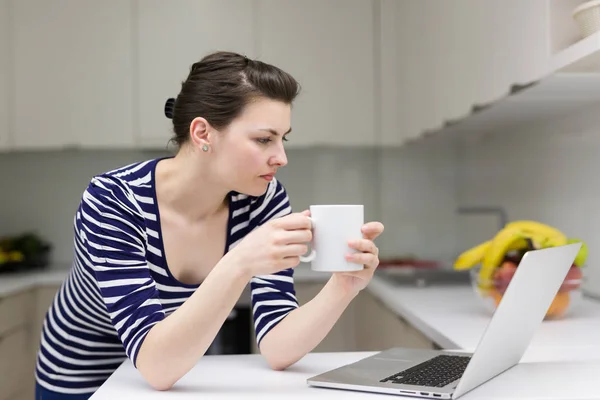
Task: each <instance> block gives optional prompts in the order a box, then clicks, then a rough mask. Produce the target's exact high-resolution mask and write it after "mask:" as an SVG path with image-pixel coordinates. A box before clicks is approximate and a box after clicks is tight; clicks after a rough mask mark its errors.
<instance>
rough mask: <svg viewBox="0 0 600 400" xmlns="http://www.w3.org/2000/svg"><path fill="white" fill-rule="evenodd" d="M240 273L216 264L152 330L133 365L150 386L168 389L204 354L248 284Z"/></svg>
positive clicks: (227, 266) (244, 276)
mask: <svg viewBox="0 0 600 400" xmlns="http://www.w3.org/2000/svg"><path fill="white" fill-rule="evenodd" d="M241 271H242V269H241V268H235V267H233V266H231V265H230V264H229V263H228V262H227V261H226V260H225V261H224V262H220V263H218V264H217V265H216V266H215V267H214V269H213V270H212V271H211V273H210V274H209V275H208V276H207V278H206V279H205V280H204V281H203V282H202V285H200V287H199V288H198V289H196V291H195V292H194V293H193V294H192V295H191V296H190V298H189V299H187V300H186V301H185V303H183V304H182V305H181V307H179V308H178V309H177V310H176V311H175V312H173V314H171V315H169V316H168V317H166V318H165V319H164V320H162V321H160V322H159V323H157V324H156V325H154V326H153V327H152V329H151V330H150V332H149V333H148V335H147V336H146V338H145V340H144V342H143V344H142V346H141V348H140V350H139V353H138V356H137V363H136V364H137V369H138V370H139V371H140V373H141V374H142V376H143V377H144V378H145V379H146V380H147V381H148V382H149V383H150V384H151V385H152V387H154V388H155V389H157V390H167V389H170V388H171V387H172V386H173V384H175V382H177V381H178V380H179V379H180V378H181V377H182V376H183V375H185V374H186V373H187V372H188V371H189V370H190V369H192V367H193V366H194V365H195V364H196V363H197V362H198V360H199V359H200V358H201V357H202V356H203V355H204V353H205V352H206V350H207V349H208V347H209V346H210V344H211V343H212V341H213V340H214V338H215V337H216V335H217V333H218V332H219V329H220V328H221V326H222V325H223V323H224V322H225V319H226V318H227V316H228V315H229V313H230V312H231V310H232V309H233V307H234V306H235V304H236V302H237V300H238V299H239V297H240V295H241V294H242V291H243V290H244V287H245V286H246V284H247V283H248V277H247V276H246V275H245V274H243V273H241Z"/></svg>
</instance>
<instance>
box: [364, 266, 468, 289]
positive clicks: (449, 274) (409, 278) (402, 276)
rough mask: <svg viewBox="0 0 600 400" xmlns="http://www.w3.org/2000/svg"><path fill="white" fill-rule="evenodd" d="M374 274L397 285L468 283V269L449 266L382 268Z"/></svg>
mask: <svg viewBox="0 0 600 400" xmlns="http://www.w3.org/2000/svg"><path fill="white" fill-rule="evenodd" d="M375 273H376V275H377V276H379V277H381V278H382V279H385V280H386V281H387V282H390V283H392V284H394V285H397V286H413V287H426V286H449V285H461V286H464V285H470V284H471V277H470V273H469V271H468V270H467V271H456V270H454V269H451V268H410V267H404V268H382V269H381V270H377V271H376V272H375Z"/></svg>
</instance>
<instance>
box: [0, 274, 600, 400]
mask: <svg viewBox="0 0 600 400" xmlns="http://www.w3.org/2000/svg"><path fill="white" fill-rule="evenodd" d="M67 274H68V270H67V269H52V270H48V271H41V272H38V273H28V274H18V275H17V274H15V275H0V296H2V295H6V294H8V293H12V292H15V291H18V290H22V289H25V288H29V287H33V286H34V285H43V284H60V283H61V282H62V281H63V280H64V278H65V277H66V276H67ZM328 278H329V275H328V274H325V273H315V272H312V271H310V269H308V268H305V267H299V268H298V269H297V270H296V272H295V280H296V281H297V282H310V281H314V282H323V281H325V280H326V279H328ZM366 290H368V291H370V292H371V293H372V294H373V295H374V296H376V297H377V298H379V299H380V300H381V301H382V303H384V304H385V305H386V306H387V307H389V308H390V309H391V310H393V311H394V312H396V313H397V314H398V315H399V316H401V317H402V318H404V319H406V320H407V321H408V322H409V323H411V324H412V325H414V326H415V327H416V328H417V329H418V330H420V331H421V332H423V333H424V334H425V335H426V336H428V337H429V338H430V339H431V340H432V341H434V342H436V343H437V344H438V345H440V346H441V347H443V348H447V349H463V350H465V351H472V350H473V349H474V348H475V347H476V345H477V343H478V341H479V338H480V337H481V335H482V334H483V331H484V330H485V328H486V326H487V324H488V322H489V320H490V318H491V315H490V314H489V313H487V312H486V311H485V310H484V309H483V308H482V307H481V304H480V303H479V301H480V300H479V299H478V298H477V297H476V295H475V293H474V292H473V290H472V289H471V287H470V286H448V287H443V286H435V287H431V288H429V287H425V288H416V287H401V286H394V285H393V284H390V283H388V282H386V280H385V278H384V277H381V276H376V277H374V278H373V280H372V281H371V283H370V284H369V286H368V287H367V289H366ZM370 354H372V353H366V352H365V353H362V352H360V353H313V354H308V355H307V356H306V357H305V358H303V359H302V360H301V361H300V362H298V363H297V364H296V365H294V366H292V368H290V369H289V370H286V371H280V372H277V371H271V370H270V369H269V368H268V367H267V365H266V364H265V362H264V360H263V359H262V357H261V356H259V355H241V356H206V357H203V358H202V359H201V360H200V362H199V364H198V366H197V367H196V368H194V369H193V370H192V371H191V372H190V373H189V374H188V375H186V376H185V377H184V378H182V380H180V382H178V384H177V387H176V388H174V389H173V390H171V391H169V392H155V391H153V390H152V389H150V388H149V387H148V386H147V385H146V384H145V382H144V381H143V379H142V378H141V377H140V376H139V374H138V373H137V372H136V371H135V370H134V368H133V367H132V365H131V363H130V362H128V361H126V362H125V363H124V364H123V365H122V366H121V367H120V368H119V369H118V370H117V371H116V372H115V373H114V374H113V375H112V376H111V378H110V379H109V380H108V381H107V382H106V383H105V385H103V387H102V388H101V389H100V390H99V391H98V392H97V393H96V394H95V395H94V396H93V399H94V400H96V399H110V400H112V398H126V396H128V395H129V396H133V397H134V398H135V397H136V396H140V398H141V396H144V399H146V398H158V397H160V398H163V397H173V398H186V399H187V398H190V399H191V398H197V397H198V396H199V395H201V396H202V398H210V399H212V398H219V399H220V398H239V397H240V396H244V397H250V398H265V397H267V398H275V397H277V398H279V397H281V396H283V395H285V398H300V397H302V398H306V397H307V396H313V397H315V398H321V396H322V398H327V399H331V398H342V396H343V398H378V399H381V398H382V397H381V395H370V394H366V393H355V392H346V391H335V390H331V389H317V388H311V387H308V386H307V385H306V379H307V378H309V377H310V376H313V375H316V374H319V373H321V372H324V371H327V370H329V369H332V368H336V367H338V366H341V365H344V364H347V363H349V362H353V361H356V360H358V359H360V358H363V357H366V356H368V355H370ZM523 362H524V364H522V365H520V366H518V367H515V368H514V369H512V370H511V371H509V373H507V374H504V375H503V376H502V378H499V379H494V380H493V381H490V382H488V383H487V384H485V385H484V386H482V387H481V388H480V389H481V390H483V391H481V390H480V389H476V390H475V391H473V392H471V393H470V394H467V396H465V397H464V398H465V399H469V398H495V399H498V398H519V397H520V396H522V398H571V399H574V398H596V399H597V398H600V393H598V392H597V391H596V389H594V390H592V389H590V387H589V385H590V384H592V383H594V382H595V380H597V377H598V376H600V302H598V301H596V300H590V299H584V300H583V301H582V302H581V304H579V306H578V307H577V308H576V309H575V310H574V312H573V314H572V315H570V316H569V317H567V318H565V319H563V320H558V321H544V322H543V323H542V326H540V328H539V330H538V331H537V332H536V334H535V336H534V338H533V340H532V343H531V345H530V347H529V348H528V350H527V352H526V354H525V356H524V358H523ZM537 362H546V364H539V363H537ZM565 368H568V370H566V372H565ZM562 373H564V374H565V375H566V377H567V382H568V383H569V385H566V386H565V385H564V384H562V386H561V384H559V383H560V382H562V381H561V379H559V377H560V376H561V375H560V374H562ZM545 377H550V378H548V379H546V378H545ZM542 378H544V379H546V381H545V383H544V384H543V385H542V384H541V383H540V385H537V382H538V380H539V382H541V380H542ZM574 383H577V385H576V386H577V387H576V388H575V389H574V386H573V385H574ZM484 388H486V389H485V390H484ZM534 389H535V390H534ZM541 389H543V391H542V392H540V391H539V390H541ZM567 389H568V390H567ZM511 390H512V392H511ZM515 390H516V391H517V392H515ZM573 390H575V391H573ZM546 395H547V396H546ZM371 396H373V397H371ZM374 396H377V397H374ZM473 396H475V397H473ZM490 396H491V397H490ZM532 396H533V397H532ZM553 396H554V397H553ZM134 398H132V399H130V400H135V399H134Z"/></svg>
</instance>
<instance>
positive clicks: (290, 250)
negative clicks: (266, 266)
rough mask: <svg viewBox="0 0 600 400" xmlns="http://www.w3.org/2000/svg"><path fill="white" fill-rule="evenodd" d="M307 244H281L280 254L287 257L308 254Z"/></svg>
mask: <svg viewBox="0 0 600 400" xmlns="http://www.w3.org/2000/svg"><path fill="white" fill-rule="evenodd" d="M307 253H308V246H307V245H305V244H290V245H287V246H283V247H282V248H281V253H280V254H281V256H282V257H283V258H287V257H299V256H303V255H305V254H306V255H308V254H307Z"/></svg>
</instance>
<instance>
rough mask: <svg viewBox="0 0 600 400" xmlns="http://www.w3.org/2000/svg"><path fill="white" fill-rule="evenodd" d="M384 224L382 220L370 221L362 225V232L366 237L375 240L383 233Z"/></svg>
mask: <svg viewBox="0 0 600 400" xmlns="http://www.w3.org/2000/svg"><path fill="white" fill-rule="evenodd" d="M383 230H384V226H383V224H382V223H381V222H369V223H366V224H364V225H363V226H362V229H361V232H362V233H363V237H364V238H365V239H370V240H373V239H375V238H376V237H378V236H379V235H381V234H382V233H383Z"/></svg>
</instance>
